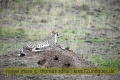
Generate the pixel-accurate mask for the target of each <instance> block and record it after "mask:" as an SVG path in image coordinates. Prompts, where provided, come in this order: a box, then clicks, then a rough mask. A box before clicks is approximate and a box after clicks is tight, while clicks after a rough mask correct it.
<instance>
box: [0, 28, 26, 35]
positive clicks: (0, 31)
mask: <svg viewBox="0 0 120 80" xmlns="http://www.w3.org/2000/svg"><path fill="white" fill-rule="evenodd" d="M0 36H2V37H14V36H16V37H24V29H22V28H4V27H0Z"/></svg>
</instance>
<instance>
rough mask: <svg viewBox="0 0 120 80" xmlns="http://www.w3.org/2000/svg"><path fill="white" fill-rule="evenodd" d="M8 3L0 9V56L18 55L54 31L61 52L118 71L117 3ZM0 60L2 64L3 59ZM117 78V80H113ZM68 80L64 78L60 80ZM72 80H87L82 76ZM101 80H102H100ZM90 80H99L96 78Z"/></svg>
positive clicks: (35, 0) (94, 0)
mask: <svg viewBox="0 0 120 80" xmlns="http://www.w3.org/2000/svg"><path fill="white" fill-rule="evenodd" d="M9 1H10V2H8V5H7V6H4V7H3V8H2V7H1V8H0V54H1V56H3V55H7V54H10V53H11V52H14V51H19V50H20V48H21V45H22V44H23V43H24V42H25V41H28V40H29V41H30V40H31V41H33V40H42V39H44V38H45V37H46V36H47V35H48V34H50V32H51V31H52V30H53V29H57V30H58V31H59V34H60V35H59V38H58V43H59V44H60V45H61V46H62V47H63V48H66V49H69V50H72V51H73V52H74V53H75V54H77V55H79V56H81V57H82V58H83V59H85V60H87V61H91V62H92V63H93V64H94V65H95V66H97V67H100V68H114V67H116V68H118V69H119V70H120V59H119V58H120V1H119V0H29V1H27V0H9ZM14 59H15V58H14ZM1 60H3V61H4V59H3V58H1ZM8 64H9V63H8ZM20 64H22V65H26V64H25V63H20ZM24 77H26V76H24ZM27 77H28V76H27ZM41 77H42V76H41ZM48 77H50V76H48ZM58 77H59V76H58ZM119 77H120V76H119V75H118V76H116V80H119ZM36 78H37V77H36ZM42 78H43V77H42ZM44 78H46V77H45V76H44ZM70 78H71V77H68V76H66V78H65V77H64V78H62V77H61V78H60V79H65V80H67V79H68V80H69V79H70ZM72 78H73V79H75V80H80V79H81V80H83V79H87V77H86V78H83V77H82V76H81V77H79V78H78V79H77V77H76V78H75V77H74V76H72ZM72 78H71V80H72ZM104 78H105V76H102V77H101V78H99V79H104ZM19 79H20V78H19ZM29 79H30V80H31V79H34V77H30V78H29ZM51 79H52V77H51ZM56 79H57V77H56ZM89 79H90V76H89V78H88V80H89ZM91 79H93V80H94V79H96V80H98V78H97V77H93V78H92V77H91ZM105 79H107V78H105ZM108 79H109V78H108ZM110 79H111V80H115V78H110ZM35 80H36V79H35ZM38 80H39V79H38Z"/></svg>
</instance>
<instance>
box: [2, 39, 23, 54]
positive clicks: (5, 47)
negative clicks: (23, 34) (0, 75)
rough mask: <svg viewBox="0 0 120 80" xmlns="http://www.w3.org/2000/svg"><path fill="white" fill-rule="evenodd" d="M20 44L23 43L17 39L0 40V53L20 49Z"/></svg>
mask: <svg viewBox="0 0 120 80" xmlns="http://www.w3.org/2000/svg"><path fill="white" fill-rule="evenodd" d="M22 44H23V43H22V42H17V41H16V42H15V41H12V42H10V41H9V42H8V41H0V54H4V53H7V52H13V51H16V50H20V49H21V46H22Z"/></svg>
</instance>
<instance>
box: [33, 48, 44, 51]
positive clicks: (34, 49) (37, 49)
mask: <svg viewBox="0 0 120 80" xmlns="http://www.w3.org/2000/svg"><path fill="white" fill-rule="evenodd" d="M31 51H32V52H40V51H42V50H41V49H40V48H33V49H32V50H31Z"/></svg>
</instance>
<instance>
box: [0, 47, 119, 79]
mask: <svg viewBox="0 0 120 80" xmlns="http://www.w3.org/2000/svg"><path fill="white" fill-rule="evenodd" d="M25 52H26V54H27V55H26V56H23V57H19V56H18V53H19V51H15V52H13V53H8V54H5V55H1V56H0V59H1V60H0V64H1V65H0V79H1V80H99V79H100V80H119V75H115V76H109V75H106V76H103V75H101V76H100V75H26V76H25V75H4V74H3V73H2V69H3V68H4V67H34V68H37V67H45V68H48V67H59V68H67V67H74V68H76V67H95V66H94V65H93V64H91V63H90V62H88V61H86V60H84V59H83V58H82V57H80V56H79V55H77V54H75V53H74V52H72V51H70V50H66V49H62V48H61V47H60V46H58V47H49V48H46V49H45V50H44V51H41V52H37V53H33V52H31V51H28V50H25Z"/></svg>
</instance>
